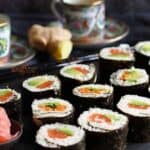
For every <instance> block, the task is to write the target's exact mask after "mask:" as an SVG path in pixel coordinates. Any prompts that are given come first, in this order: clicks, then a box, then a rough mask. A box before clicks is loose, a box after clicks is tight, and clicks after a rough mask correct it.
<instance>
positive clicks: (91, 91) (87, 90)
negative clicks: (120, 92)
mask: <svg viewBox="0 0 150 150" xmlns="http://www.w3.org/2000/svg"><path fill="white" fill-rule="evenodd" d="M79 92H80V93H81V94H103V93H107V90H106V89H97V88H89V87H87V88H80V89H79Z"/></svg>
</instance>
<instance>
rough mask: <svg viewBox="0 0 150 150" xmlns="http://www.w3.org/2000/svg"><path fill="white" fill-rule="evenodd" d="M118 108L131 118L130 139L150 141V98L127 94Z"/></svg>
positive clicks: (133, 140)
mask: <svg viewBox="0 0 150 150" xmlns="http://www.w3.org/2000/svg"><path fill="white" fill-rule="evenodd" d="M117 108H118V109H119V111H121V112H122V113H124V114H125V115H127V116H128V118H129V134H128V139H129V141H132V142H150V98H146V97H142V96H138V95H125V96H123V97H122V98H121V100H120V101H119V103H118V104H117Z"/></svg>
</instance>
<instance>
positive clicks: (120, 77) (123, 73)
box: [110, 68, 149, 104]
mask: <svg viewBox="0 0 150 150" xmlns="http://www.w3.org/2000/svg"><path fill="white" fill-rule="evenodd" d="M110 82H111V84H112V85H113V86H114V95H115V97H114V99H115V104H116V103H117V102H118V100H119V99H120V98H121V96H123V95H126V94H138V93H140V94H141V95H143V96H145V95H146V93H147V88H148V85H149V76H148V74H147V72H146V71H145V70H144V69H139V68H130V69H120V70H118V71H116V72H114V73H113V74H112V75H111V77H110Z"/></svg>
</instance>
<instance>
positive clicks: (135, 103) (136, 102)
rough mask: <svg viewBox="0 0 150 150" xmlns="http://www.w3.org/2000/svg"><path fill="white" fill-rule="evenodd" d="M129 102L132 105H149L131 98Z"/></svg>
mask: <svg viewBox="0 0 150 150" xmlns="http://www.w3.org/2000/svg"><path fill="white" fill-rule="evenodd" d="M129 104H133V105H136V106H149V104H148V103H146V102H142V101H138V100H132V101H131V102H130V103H129Z"/></svg>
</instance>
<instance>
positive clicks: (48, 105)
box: [45, 102, 59, 109]
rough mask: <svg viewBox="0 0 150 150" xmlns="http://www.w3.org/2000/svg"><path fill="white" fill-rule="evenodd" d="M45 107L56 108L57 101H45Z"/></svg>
mask: <svg viewBox="0 0 150 150" xmlns="http://www.w3.org/2000/svg"><path fill="white" fill-rule="evenodd" d="M45 105H46V106H47V107H50V108H52V109H55V108H57V106H58V105H59V103H58V102H51V103H46V104H45Z"/></svg>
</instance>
